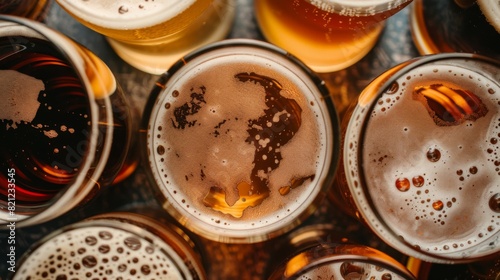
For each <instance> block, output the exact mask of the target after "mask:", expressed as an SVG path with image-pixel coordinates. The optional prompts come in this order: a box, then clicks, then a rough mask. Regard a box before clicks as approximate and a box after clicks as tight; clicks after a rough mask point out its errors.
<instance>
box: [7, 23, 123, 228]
mask: <svg viewBox="0 0 500 280" xmlns="http://www.w3.org/2000/svg"><path fill="white" fill-rule="evenodd" d="M2 22H3V23H5V24H8V25H9V24H12V26H14V25H16V26H20V28H28V29H29V30H30V32H34V34H37V35H39V36H41V38H42V39H43V40H46V41H47V42H48V43H49V44H50V45H51V47H52V48H53V49H54V50H56V51H57V52H58V53H59V54H60V55H61V56H63V57H64V59H65V60H66V62H67V63H68V64H69V65H71V67H72V68H73V69H74V71H75V74H76V75H77V76H78V78H79V80H80V82H81V83H82V86H83V88H84V90H85V93H86V97H87V98H88V101H89V106H90V107H89V114H90V115H89V120H90V122H91V125H90V127H89V129H90V133H89V136H88V138H87V139H86V140H85V141H88V149H87V150H86V152H85V154H83V155H81V156H82V163H81V165H80V166H79V170H78V172H77V174H76V175H75V177H74V178H73V179H72V180H71V182H69V183H68V184H67V185H66V186H64V187H63V188H62V189H61V190H59V191H58V192H57V193H56V194H55V195H54V196H53V197H51V198H50V199H49V200H47V201H45V202H43V203H41V204H39V205H36V206H31V205H21V204H16V213H15V214H16V222H17V225H18V226H19V227H24V226H29V225H34V224H38V223H42V222H45V221H48V220H51V219H52V218H54V217H57V216H59V215H61V214H63V213H65V212H67V211H68V210H69V209H71V208H72V207H74V206H76V205H78V204H79V203H80V202H81V201H82V200H84V199H85V197H86V196H87V195H88V194H89V193H91V191H92V190H93V189H94V187H95V185H96V184H97V183H96V182H98V178H99V177H100V175H101V174H102V172H103V170H104V167H105V165H106V160H102V159H101V160H99V161H98V163H97V164H96V166H95V167H94V168H93V169H94V171H93V172H92V175H91V176H90V177H88V178H87V176H88V174H89V173H88V172H89V171H90V170H91V164H92V163H93V161H95V160H96V158H95V154H96V151H97V144H98V142H99V141H100V140H99V136H100V134H101V133H102V132H101V131H100V130H99V127H98V123H99V119H98V118H99V112H100V110H103V109H100V107H99V106H98V104H97V103H96V99H97V98H96V96H95V93H94V90H93V89H92V86H91V83H90V81H89V79H88V78H87V77H86V75H85V70H84V68H83V67H84V65H86V66H91V65H88V63H86V62H85V61H83V59H82V58H81V57H79V52H78V50H77V49H76V48H78V47H82V46H80V45H78V44H77V43H75V42H73V41H72V39H70V38H68V37H66V36H65V35H63V34H61V33H60V32H58V31H55V30H52V29H50V28H49V27H47V26H45V25H43V24H42V23H39V22H36V21H33V20H29V19H25V18H21V17H17V16H9V15H0V24H1V23H2ZM0 36H1V37H3V36H4V35H2V34H0ZM7 36H10V35H7ZM21 36H26V34H22V35H21ZM82 48H83V47H82ZM102 100H103V102H104V103H105V108H104V110H105V112H106V117H105V118H106V119H107V120H110V119H111V120H112V118H113V114H112V111H111V101H110V100H109V98H103V99H102ZM111 129H112V128H111V127H107V128H106V132H105V133H106V134H107V135H111ZM106 138H108V137H106ZM110 151H111V139H110V138H109V139H106V140H105V143H104V146H103V149H102V153H101V156H100V157H101V158H107V157H108V156H109V154H110ZM0 215H1V216H0V221H2V222H8V221H9V220H10V219H12V217H9V213H8V212H4V211H1V212H0Z"/></svg>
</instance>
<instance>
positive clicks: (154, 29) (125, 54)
mask: <svg viewBox="0 0 500 280" xmlns="http://www.w3.org/2000/svg"><path fill="white" fill-rule="evenodd" d="M57 2H58V3H59V4H60V5H61V7H62V8H64V9H65V10H66V11H67V12H68V13H69V14H71V15H72V16H74V17H75V18H76V19H77V20H78V21H79V22H81V23H82V24H84V25H86V26H87V27H89V28H91V29H93V30H95V31H96V32H98V33H101V34H103V35H104V36H106V38H107V39H108V41H109V43H110V44H111V47H112V48H113V49H114V50H115V52H116V53H117V54H118V55H119V56H120V57H121V58H122V59H123V60H125V62H127V63H129V64H130V65H132V66H134V67H136V68H138V69H140V70H142V71H145V72H148V73H152V74H161V73H163V72H165V70H166V69H168V67H170V66H171V65H172V64H173V63H174V62H175V61H177V60H178V59H180V58H181V57H182V56H183V55H185V54H186V53H188V52H190V51H193V50H194V49H196V48H198V47H201V46H202V45H205V44H208V43H212V42H215V41H218V40H221V39H224V38H225V37H226V36H227V34H228V33H229V31H230V28H231V26H232V22H233V18H234V13H235V6H236V4H235V3H234V0H176V1H139V0H128V1H119V2H117V1H81V0H57Z"/></svg>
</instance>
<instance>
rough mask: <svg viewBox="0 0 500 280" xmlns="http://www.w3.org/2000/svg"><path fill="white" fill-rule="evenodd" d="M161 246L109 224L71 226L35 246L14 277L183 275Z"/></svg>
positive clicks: (90, 277)
mask: <svg viewBox="0 0 500 280" xmlns="http://www.w3.org/2000/svg"><path fill="white" fill-rule="evenodd" d="M163 246H165V245H164V244H162V243H161V241H160V240H159V239H158V238H152V239H147V240H146V239H143V238H141V237H140V236H138V235H135V234H133V233H130V232H127V231H124V230H121V229H118V228H113V227H108V226H95V227H84V228H76V229H71V230H68V231H65V232H63V233H62V234H59V235H57V236H55V237H52V238H51V239H49V240H47V241H46V242H45V243H43V244H42V245H41V246H40V247H38V248H36V250H34V251H33V252H32V253H31V254H30V255H29V256H28V258H27V259H26V260H25V261H24V262H23V263H22V264H21V266H20V267H19V268H18V272H17V273H16V274H15V276H14V279H15V280H17V279H45V278H47V279H49V278H50V279H111V278H113V279H120V276H121V277H122V278H123V279H130V278H133V279H182V277H183V275H182V273H181V271H179V269H178V268H177V264H176V263H175V262H174V261H173V260H172V258H171V256H168V255H166V253H165V251H164V247H163ZM28 277H31V278H28Z"/></svg>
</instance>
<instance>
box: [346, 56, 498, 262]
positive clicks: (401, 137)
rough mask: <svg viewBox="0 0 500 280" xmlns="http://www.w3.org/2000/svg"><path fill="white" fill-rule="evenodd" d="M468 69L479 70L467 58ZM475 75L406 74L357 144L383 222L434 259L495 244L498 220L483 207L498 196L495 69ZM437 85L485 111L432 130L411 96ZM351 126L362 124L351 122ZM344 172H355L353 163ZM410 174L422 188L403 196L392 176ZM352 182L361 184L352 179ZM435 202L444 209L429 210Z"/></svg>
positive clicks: (423, 70) (450, 71)
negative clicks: (465, 93) (464, 94)
mask: <svg viewBox="0 0 500 280" xmlns="http://www.w3.org/2000/svg"><path fill="white" fill-rule="evenodd" d="M474 66H476V67H478V68H480V67H479V66H477V65H474V64H473V62H472V61H468V67H474ZM477 71H479V70H477ZM477 71H471V70H467V69H465V68H462V67H461V66H457V65H454V63H447V64H444V65H427V66H421V67H420V68H419V69H418V70H412V71H411V72H409V73H408V74H407V75H405V76H404V77H401V78H400V79H398V80H397V83H398V84H399V90H398V91H397V92H396V93H394V94H392V95H389V94H386V95H384V96H383V97H382V98H380V99H379V102H380V103H378V104H377V105H376V107H375V109H374V111H373V112H371V113H370V116H371V117H370V126H369V128H368V129H367V131H366V138H365V139H366V140H365V142H364V143H363V144H364V146H363V166H364V172H365V175H366V181H367V182H368V188H369V192H370V194H369V195H370V196H371V197H372V199H373V203H374V205H375V207H376V208H377V211H379V212H380V213H383V214H382V215H383V218H384V221H385V222H386V223H387V224H388V226H389V227H390V228H392V229H393V230H394V231H395V233H396V236H401V237H403V238H404V240H405V241H407V242H408V243H409V244H412V245H418V246H420V248H421V249H422V250H424V251H428V252H430V253H434V254H438V255H439V254H455V257H457V256H461V255H460V253H455V252H461V251H463V250H468V249H469V248H471V247H473V246H477V244H479V243H481V242H483V241H485V240H493V239H494V238H495V236H498V234H499V232H500V228H499V227H498V224H499V223H500V216H499V215H498V213H494V211H492V209H490V207H489V205H488V203H489V200H490V198H491V197H492V196H493V195H495V194H496V193H499V192H500V185H499V182H500V176H499V173H498V170H497V168H498V166H496V164H495V162H499V160H500V154H499V153H498V152H500V146H499V144H494V142H495V141H493V142H492V141H491V139H493V138H495V139H498V138H499V135H500V123H499V122H500V121H499V120H500V112H499V104H500V103H499V102H500V86H499V84H498V69H496V70H495V68H493V70H492V69H489V71H490V72H491V73H493V75H496V76H489V77H488V76H486V75H485V76H482V75H478V74H477V73H476V72H477ZM437 83H439V84H444V85H445V86H449V87H451V88H463V89H467V90H469V91H470V92H472V93H475V94H476V95H477V96H478V97H479V98H480V99H481V100H482V102H483V103H484V104H485V105H486V107H487V108H488V109H489V112H488V113H487V114H486V115H485V116H483V117H481V118H479V119H477V120H475V121H465V122H463V123H462V124H459V125H451V126H438V125H436V124H435V123H434V121H433V119H432V117H431V116H430V115H429V112H428V111H427V109H426V108H425V106H424V105H423V104H422V102H420V101H417V100H415V99H414V98H413V97H412V92H413V89H414V88H415V87H417V86H429V85H431V84H437ZM458 85H460V86H458ZM367 114H368V113H367ZM360 119H362V118H360ZM350 126H352V127H354V126H357V127H361V126H360V124H359V123H357V122H352V123H351V124H350ZM357 133H359V131H357V130H356V132H354V134H353V135H352V137H353V138H349V139H351V140H349V142H350V143H354V144H355V145H354V147H353V148H352V149H348V150H347V153H346V155H347V159H346V161H345V164H346V165H350V164H356V162H357V159H356V154H355V150H356V146H357V145H359V143H357V142H353V140H352V139H355V138H356V137H357V136H356V135H357ZM499 143H500V141H499ZM429 148H437V149H439V150H440V152H441V158H440V159H439V160H438V161H437V162H431V161H429V160H428V159H427V156H426V155H427V151H428V149H429ZM346 149H347V148H346ZM489 149H492V150H493V151H495V152H489ZM474 167H476V168H477V172H476V170H474ZM349 168H352V170H353V172H354V174H357V172H358V170H357V167H356V166H349ZM460 171H461V172H460ZM460 173H462V174H460ZM415 176H421V177H423V178H424V180H425V183H424V186H422V187H416V186H415V185H411V187H410V190H408V191H407V192H401V191H399V190H397V188H396V186H395V182H396V180H397V179H400V178H406V179H408V180H409V181H410V182H411V181H412V178H414V177H415ZM353 180H354V181H358V182H359V178H357V176H356V178H354V179H353ZM351 185H353V183H351ZM352 188H353V189H352V190H353V192H354V193H355V194H356V195H357V196H358V197H359V198H360V203H359V207H361V208H362V209H364V210H363V211H365V210H366V211H368V212H367V213H369V210H367V207H366V206H363V202H361V201H363V200H364V199H363V197H362V196H361V195H360V194H359V193H358V191H356V190H355V189H356V188H355V187H352ZM437 201H441V202H442V203H443V204H444V208H443V209H442V210H435V209H434V208H433V206H432V205H433V203H434V202H437ZM368 215H369V216H370V218H369V219H368V220H369V221H370V223H372V225H373V226H374V228H377V230H380V231H381V232H382V234H383V235H386V234H385V233H383V232H384V231H385V230H384V229H383V227H381V226H380V225H376V224H377V222H376V221H375V219H373V217H372V216H371V215H370V214H368ZM490 226H493V229H492V227H490ZM478 236H481V237H478ZM496 246H498V244H497V245H496ZM493 247H494V246H493ZM402 250H404V249H402ZM496 250H498V248H497V249H496Z"/></svg>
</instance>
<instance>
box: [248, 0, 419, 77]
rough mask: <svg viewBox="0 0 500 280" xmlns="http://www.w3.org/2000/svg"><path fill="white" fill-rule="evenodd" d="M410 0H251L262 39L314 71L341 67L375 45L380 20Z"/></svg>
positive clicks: (325, 71) (379, 30)
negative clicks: (285, 51) (295, 57)
mask: <svg viewBox="0 0 500 280" xmlns="http://www.w3.org/2000/svg"><path fill="white" fill-rule="evenodd" d="M410 2H411V0H396V1H390V0H389V1H387V0H381V1H343V0H340V1H338V0H322V1H306V0H300V1H288V0H279V1H276V0H256V1H255V12H256V18H257V22H258V25H259V27H260V30H261V32H262V33H263V35H264V37H265V38H266V40H268V41H269V42H271V43H273V44H275V45H277V46H279V47H281V48H283V49H285V50H287V51H289V52H290V53H292V54H293V55H295V56H297V57H298V58H299V59H301V60H302V61H304V62H305V63H306V64H307V65H308V66H309V67H311V69H313V70H314V71H316V72H319V73H328V72H334V71H338V70H342V69H344V68H347V67H349V66H351V65H353V64H355V63H356V62H357V61H359V60H360V59H362V58H363V57H364V56H365V55H366V54H367V53H368V52H369V51H370V50H371V49H372V48H373V47H374V45H375V43H376V42H377V40H378V38H379V36H380V34H381V32H382V30H383V28H384V22H385V20H386V19H387V18H389V17H391V16H392V15H394V14H395V13H397V12H398V11H400V10H401V9H403V8H404V7H406V6H407V5H408V4H409V3H410Z"/></svg>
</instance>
